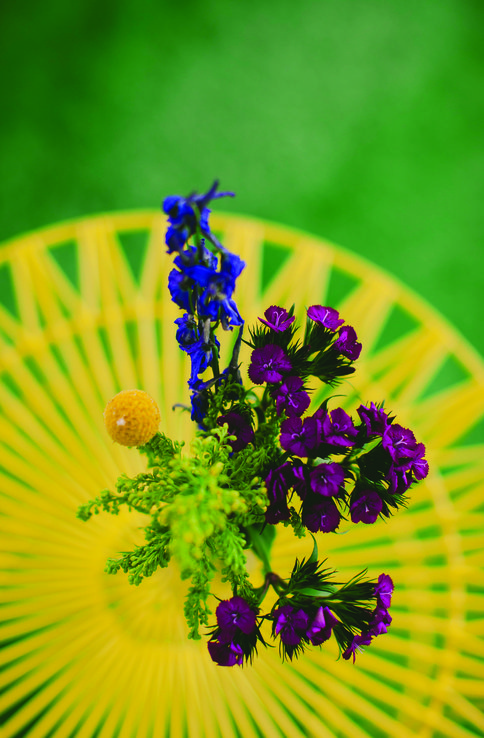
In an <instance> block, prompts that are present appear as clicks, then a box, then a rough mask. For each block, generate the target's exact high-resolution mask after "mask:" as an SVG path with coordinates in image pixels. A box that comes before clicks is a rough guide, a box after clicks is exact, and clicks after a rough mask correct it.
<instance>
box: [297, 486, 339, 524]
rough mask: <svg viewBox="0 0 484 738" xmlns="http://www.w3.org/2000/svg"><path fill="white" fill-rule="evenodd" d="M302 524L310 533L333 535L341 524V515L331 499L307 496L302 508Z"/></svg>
mask: <svg viewBox="0 0 484 738" xmlns="http://www.w3.org/2000/svg"><path fill="white" fill-rule="evenodd" d="M302 522H303V525H304V526H305V527H306V528H307V529H308V530H310V531H311V532H312V533H318V531H320V532H321V533H333V532H334V531H335V530H336V529H337V528H338V526H339V524H340V522H341V514H340V512H339V510H338V508H337V507H336V505H335V503H334V502H333V499H332V498H331V497H323V496H322V495H315V494H312V495H307V496H306V498H305V500H304V502H303V507H302Z"/></svg>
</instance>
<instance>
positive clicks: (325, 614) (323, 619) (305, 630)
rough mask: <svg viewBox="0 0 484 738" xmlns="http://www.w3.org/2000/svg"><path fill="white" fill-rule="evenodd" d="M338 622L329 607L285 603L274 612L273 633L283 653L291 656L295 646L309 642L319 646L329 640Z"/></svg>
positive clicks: (302, 646)
mask: <svg viewBox="0 0 484 738" xmlns="http://www.w3.org/2000/svg"><path fill="white" fill-rule="evenodd" d="M338 622H339V621H338V619H337V618H336V617H335V616H334V615H333V613H332V612H331V610H330V609H329V607H326V606H320V607H318V608H317V609H316V610H315V609H314V607H310V608H302V607H294V606H293V605H291V604H287V605H282V607H279V608H277V609H276V610H275V612H274V616H273V621H272V628H273V635H274V637H275V636H279V638H280V639H281V642H282V644H283V648H284V653H285V654H286V655H287V656H289V658H292V655H293V653H294V651H295V649H297V648H304V646H307V645H309V644H312V645H313V646H320V645H321V644H322V643H324V642H325V641H327V640H329V638H331V634H332V632H333V628H334V626H335V625H337V624H338Z"/></svg>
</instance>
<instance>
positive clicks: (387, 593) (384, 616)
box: [343, 574, 394, 663]
mask: <svg viewBox="0 0 484 738" xmlns="http://www.w3.org/2000/svg"><path fill="white" fill-rule="evenodd" d="M393 589H394V588H393V581H392V579H391V577H389V576H388V574H380V576H379V577H378V582H377V585H376V587H375V591H374V596H375V597H376V601H377V602H376V607H375V609H374V610H373V612H372V613H371V618H370V621H369V623H368V628H367V629H365V630H362V631H361V633H358V634H356V635H354V636H353V640H352V641H351V643H350V644H349V646H348V648H347V649H346V650H345V651H344V652H343V658H344V659H350V658H351V657H353V663H355V658H356V652H357V651H361V647H362V646H369V645H370V643H371V642H372V640H373V638H375V637H376V636H379V635H381V634H382V633H386V632H387V630H388V626H389V625H390V623H391V622H392V616H391V615H390V613H389V612H388V610H389V608H390V605H391V601H392V594H393Z"/></svg>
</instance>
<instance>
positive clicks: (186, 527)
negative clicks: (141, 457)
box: [77, 427, 267, 638]
mask: <svg viewBox="0 0 484 738" xmlns="http://www.w3.org/2000/svg"><path fill="white" fill-rule="evenodd" d="M140 450H141V452H142V453H143V454H145V455H146V457H147V460H148V463H147V466H148V471H146V472H142V473H141V474H137V475H136V476H135V477H133V478H129V477H128V476H126V475H122V476H121V477H120V478H119V479H118V481H117V483H116V489H115V492H110V491H108V490H105V491H103V492H102V493H101V494H100V495H99V497H97V498H95V499H94V500H91V501H89V502H88V503H86V504H84V505H81V507H80V508H79V510H78V513H77V514H78V517H79V518H80V519H81V520H88V519H89V518H90V517H91V516H92V515H93V514H95V515H97V514H98V513H99V512H100V511H101V510H104V511H106V512H109V513H111V514H113V515H117V514H118V513H119V510H120V507H121V506H122V505H126V506H127V508H128V509H129V510H132V509H134V510H137V511H139V512H142V513H144V514H145V515H147V516H150V521H149V522H148V523H147V525H146V526H145V527H144V533H145V539H146V541H147V543H146V544H144V545H141V546H136V547H135V548H134V550H133V551H127V552H123V555H122V557H121V558H118V559H109V560H108V562H107V565H106V571H107V572H108V573H110V574H116V573H117V572H118V571H119V570H120V569H121V570H122V571H124V572H125V573H126V574H128V580H129V582H130V583H131V584H134V585H138V584H140V582H141V581H142V580H143V579H144V578H145V577H149V576H151V575H152V574H153V573H154V572H155V571H156V569H157V568H158V567H166V566H167V565H168V563H169V561H170V559H171V558H172V557H173V558H174V560H176V562H177V564H178V566H179V567H180V571H181V576H182V579H191V586H190V588H189V591H188V595H187V600H186V605H185V615H186V618H187V623H188V626H189V629H190V633H189V637H191V638H198V637H199V632H198V629H199V626H200V625H206V624H207V623H208V620H207V617H208V614H209V612H210V610H209V607H208V604H207V598H208V595H209V593H210V581H211V579H212V578H213V576H214V573H215V571H216V569H217V568H219V569H220V571H221V574H222V581H227V582H229V583H230V584H231V586H232V588H233V590H237V591H238V592H239V594H241V596H244V597H246V598H247V599H248V600H249V601H250V600H253V599H254V596H253V587H252V585H251V584H250V582H249V575H248V572H247V569H246V555H245V549H246V547H247V539H246V536H245V535H244V532H243V530H244V526H247V525H249V526H251V525H259V526H261V525H262V523H263V521H264V511H265V509H266V506H267V495H266V492H265V487H264V484H263V482H262V481H261V479H260V478H259V477H254V475H253V470H254V469H257V468H260V467H261V465H262V466H263V465H264V463H265V462H266V458H267V452H266V450H265V449H264V448H259V449H258V448H254V447H253V446H251V447H250V448H247V449H244V450H243V451H241V452H239V453H238V454H232V455H231V447H230V445H229V437H228V436H227V428H226V427H222V428H219V427H217V428H214V429H213V430H210V431H199V432H198V433H197V435H196V437H195V439H194V441H193V443H192V445H191V448H190V453H189V454H184V453H183V452H182V451H183V445H182V444H178V443H176V442H175V443H174V442H172V441H171V440H170V439H169V438H167V437H166V436H164V435H163V434H161V433H158V434H157V435H155V436H154V438H152V439H151V440H150V441H149V443H147V444H146V445H145V446H143V447H142V448H141V449H140ZM221 562H223V563H221Z"/></svg>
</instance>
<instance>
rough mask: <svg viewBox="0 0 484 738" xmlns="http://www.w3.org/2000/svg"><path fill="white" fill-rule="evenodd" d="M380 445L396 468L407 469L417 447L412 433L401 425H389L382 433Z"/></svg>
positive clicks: (416, 451) (416, 452) (415, 456)
mask: <svg viewBox="0 0 484 738" xmlns="http://www.w3.org/2000/svg"><path fill="white" fill-rule="evenodd" d="M382 446H383V448H385V449H386V450H387V451H388V453H389V454H390V456H391V457H392V459H393V463H394V465H395V468H396V469H399V470H402V471H407V470H408V469H410V468H411V466H412V462H413V460H414V459H415V458H417V456H418V454H419V449H418V448H417V441H416V439H415V436H414V434H413V433H412V431H411V430H409V429H408V428H403V427H402V426H401V425H398V424H395V425H390V426H389V427H388V428H387V429H386V431H385V433H384V434H383V440H382Z"/></svg>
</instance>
